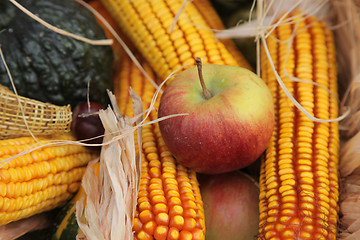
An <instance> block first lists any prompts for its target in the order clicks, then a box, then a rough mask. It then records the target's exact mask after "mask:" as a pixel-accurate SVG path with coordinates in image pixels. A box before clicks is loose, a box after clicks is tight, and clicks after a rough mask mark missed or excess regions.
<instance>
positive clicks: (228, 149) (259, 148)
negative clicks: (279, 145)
mask: <svg viewBox="0 0 360 240" xmlns="http://www.w3.org/2000/svg"><path fill="white" fill-rule="evenodd" d="M202 69H203V71H202V72H203V78H204V82H205V85H206V87H207V88H208V89H209V90H210V92H211V93H212V94H213V97H211V98H210V99H205V98H204V96H203V92H202V88H201V84H200V80H199V76H198V72H197V68H196V67H192V68H189V69H186V70H184V71H183V72H181V73H179V74H178V75H176V76H175V77H174V79H173V80H172V81H171V82H170V83H169V84H168V85H167V86H166V88H165V90H164V92H163V95H162V96H161V99H160V104H159V110H158V117H164V116H168V115H172V114H178V113H188V114H189V115H186V116H178V117H172V118H168V119H166V120H163V121H160V122H159V127H160V131H161V134H162V137H163V139H164V141H165V144H166V145H167V147H168V148H169V150H170V152H171V153H172V154H173V155H174V157H175V158H176V160H177V161H179V162H180V163H182V164H183V165H184V166H186V167H188V168H191V169H193V170H195V171H197V172H199V173H207V174H219V173H224V172H230V171H234V170H237V169H241V168H244V167H247V166H249V165H250V164H251V163H253V162H254V161H255V160H256V159H257V158H258V157H259V156H260V155H261V154H262V153H263V152H264V150H265V149H266V147H267V146H268V143H269V141H270V138H271V135H272V132H273V129H274V106H273V99H272V96H271V93H270V91H269V89H268V87H267V86H266V84H265V83H264V82H263V80H262V79H261V78H259V77H258V76H257V75H256V74H254V73H253V72H251V71H249V70H247V69H244V68H241V67H236V66H224V65H214V64H204V65H203V67H202Z"/></svg>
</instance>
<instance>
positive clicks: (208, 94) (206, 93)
mask: <svg viewBox="0 0 360 240" xmlns="http://www.w3.org/2000/svg"><path fill="white" fill-rule="evenodd" d="M195 62H196V66H197V69H198V73H199V79H200V84H201V87H202V90H203V95H204V98H205V99H206V100H207V99H209V98H211V97H212V94H211V92H210V91H209V89H207V88H206V86H205V82H204V78H203V74H202V63H201V59H200V58H199V57H197V58H195Z"/></svg>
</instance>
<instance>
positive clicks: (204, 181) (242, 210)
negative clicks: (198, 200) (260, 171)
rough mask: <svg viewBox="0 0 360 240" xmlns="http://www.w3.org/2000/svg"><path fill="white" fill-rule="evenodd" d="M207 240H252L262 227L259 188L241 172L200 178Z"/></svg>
mask: <svg viewBox="0 0 360 240" xmlns="http://www.w3.org/2000/svg"><path fill="white" fill-rule="evenodd" d="M199 182H200V191H201V197H202V200H203V203H204V211H205V226H206V236H205V239H206V240H223V239H226V240H253V239H256V237H255V236H256V235H257V233H258V228H259V227H258V226H259V188H258V187H257V185H256V184H255V181H254V180H252V179H251V178H250V177H249V176H247V175H245V174H243V173H242V172H239V171H238V172H230V173H223V174H218V175H207V176H201V177H200V178H199Z"/></svg>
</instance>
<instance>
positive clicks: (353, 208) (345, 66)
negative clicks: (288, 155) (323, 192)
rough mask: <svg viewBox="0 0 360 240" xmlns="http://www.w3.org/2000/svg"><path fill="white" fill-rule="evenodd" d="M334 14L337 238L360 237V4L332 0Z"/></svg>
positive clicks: (351, 239)
mask: <svg viewBox="0 0 360 240" xmlns="http://www.w3.org/2000/svg"><path fill="white" fill-rule="evenodd" d="M331 2H332V4H333V6H334V8H333V9H334V12H335V13H336V17H337V27H336V28H335V29H334V32H335V37H336V38H335V40H336V42H337V46H336V47H337V55H338V65H339V76H340V79H341V81H339V87H340V92H341V93H343V98H342V101H341V104H340V109H341V111H342V112H344V111H345V110H350V113H351V114H350V115H349V116H348V117H347V118H345V119H344V120H343V121H342V122H340V125H339V127H340V130H341V132H340V136H341V138H342V144H341V148H340V176H341V178H342V180H341V195H340V216H341V217H340V226H339V232H340V233H339V239H341V240H345V239H346V240H353V239H354V240H355V239H356V240H357V239H360V220H359V219H360V132H359V130H360V121H359V120H360V101H359V99H360V68H359V67H360V45H359V44H360V29H359V27H358V26H359V24H360V16H359V14H360V9H359V7H360V5H359V1H356V0H332V1H331Z"/></svg>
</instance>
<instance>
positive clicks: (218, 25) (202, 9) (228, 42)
mask: <svg viewBox="0 0 360 240" xmlns="http://www.w3.org/2000/svg"><path fill="white" fill-rule="evenodd" d="M193 3H194V6H195V7H196V9H197V10H198V11H199V13H200V14H201V16H202V17H203V18H204V20H205V22H206V24H207V25H209V27H210V28H212V29H215V30H224V29H225V26H224V24H223V22H222V20H221V18H220V16H219V15H218V14H217V12H216V10H215V8H214V7H213V6H212V4H211V2H210V1H209V0H196V1H193ZM219 40H220V42H221V43H222V44H224V46H225V48H226V49H227V50H228V52H229V53H230V54H231V55H232V56H233V57H234V59H235V61H236V62H237V63H238V64H239V66H242V67H244V68H247V69H250V70H251V67H250V65H249V63H248V62H247V60H246V59H245V58H244V56H243V54H242V53H241V52H240V51H239V49H238V48H237V47H236V45H235V43H234V41H233V40H232V39H230V38H221V39H219Z"/></svg>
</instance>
